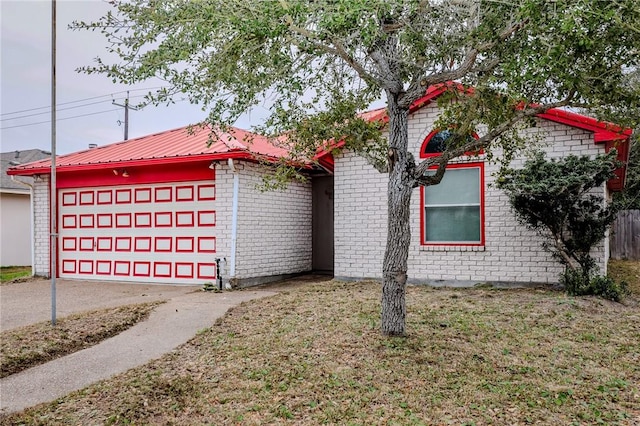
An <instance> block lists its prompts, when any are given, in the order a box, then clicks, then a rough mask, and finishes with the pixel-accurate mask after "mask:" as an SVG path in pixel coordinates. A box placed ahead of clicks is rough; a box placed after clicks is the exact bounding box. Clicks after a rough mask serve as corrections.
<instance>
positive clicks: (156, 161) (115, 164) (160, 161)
mask: <svg viewBox="0 0 640 426" xmlns="http://www.w3.org/2000/svg"><path fill="white" fill-rule="evenodd" d="M230 158H231V159H234V160H247V161H254V162H256V161H259V159H266V160H267V161H269V162H274V163H275V162H276V161H277V159H276V158H273V157H268V156H258V155H254V154H252V153H250V152H247V151H231V152H224V153H218V154H205V155H193V156H188V157H171V158H153V159H143V160H129V161H111V162H107V163H94V164H77V165H66V166H58V167H56V172H60V173H67V172H78V171H88V170H103V169H114V168H118V169H119V168H127V167H144V166H153V165H165V164H166V165H170V164H181V163H191V162H199V161H220V160H227V159H230ZM49 173H51V167H50V166H47V167H34V168H28V169H9V170H8V171H7V174H9V175H19V176H30V175H38V174H49Z"/></svg>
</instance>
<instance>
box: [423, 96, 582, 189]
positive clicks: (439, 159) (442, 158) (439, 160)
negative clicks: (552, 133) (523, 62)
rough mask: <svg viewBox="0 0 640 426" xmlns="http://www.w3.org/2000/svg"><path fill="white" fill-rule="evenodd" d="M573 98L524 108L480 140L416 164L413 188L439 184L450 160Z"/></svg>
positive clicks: (478, 147) (565, 103)
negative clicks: (430, 171)
mask: <svg viewBox="0 0 640 426" xmlns="http://www.w3.org/2000/svg"><path fill="white" fill-rule="evenodd" d="M574 96H575V92H571V93H569V94H568V95H567V96H566V97H565V98H564V99H563V100H561V101H558V102H553V103H549V104H545V105H535V106H531V107H528V108H527V107H524V108H523V109H522V110H520V111H518V112H517V113H516V114H515V115H514V116H513V117H512V118H511V119H510V120H507V121H505V122H503V123H501V124H500V125H498V126H496V127H494V128H493V129H491V130H490V131H489V132H488V133H487V134H485V135H484V136H482V137H481V138H479V139H473V140H472V141H470V142H469V143H466V144H464V145H462V146H460V147H456V148H453V149H451V150H447V151H444V152H443V153H442V155H439V156H434V157H430V158H427V159H426V160H424V161H422V162H421V163H420V164H418V166H417V167H416V169H415V184H414V186H421V185H436V184H438V183H440V181H441V180H442V175H444V171H443V172H442V173H441V174H439V173H438V172H439V171H440V169H445V168H446V166H447V163H448V162H449V161H450V160H452V159H454V158H456V157H460V156H462V155H464V154H465V153H467V152H474V151H478V150H480V149H482V148H484V147H486V146H488V145H490V144H491V142H492V141H493V140H494V139H495V138H497V137H499V136H500V135H502V134H503V133H505V132H506V131H508V130H510V129H511V128H513V126H514V125H515V124H517V123H518V122H519V121H521V120H523V119H525V118H528V117H533V116H535V115H538V114H541V113H543V112H545V111H548V110H550V109H552V108H558V107H562V106H566V105H569V104H570V102H571V100H572V99H573V97H574ZM436 164H437V165H438V170H437V171H436V174H435V175H425V174H426V172H427V171H428V170H429V168H430V167H432V166H434V165H436Z"/></svg>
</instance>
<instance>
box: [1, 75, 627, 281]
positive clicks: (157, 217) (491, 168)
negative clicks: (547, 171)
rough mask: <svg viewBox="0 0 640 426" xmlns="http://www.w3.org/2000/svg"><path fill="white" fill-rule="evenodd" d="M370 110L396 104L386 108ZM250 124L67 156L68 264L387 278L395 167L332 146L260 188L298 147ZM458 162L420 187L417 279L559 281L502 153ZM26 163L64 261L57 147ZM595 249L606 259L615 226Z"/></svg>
mask: <svg viewBox="0 0 640 426" xmlns="http://www.w3.org/2000/svg"><path fill="white" fill-rule="evenodd" d="M443 91H444V88H442V87H440V88H438V87H436V88H432V89H430V90H429V91H427V93H426V95H425V97H423V98H422V99H420V100H419V101H417V102H416V103H415V104H414V106H413V107H412V109H411V114H410V118H409V138H410V150H411V152H412V153H413V155H414V156H415V157H416V158H424V157H426V156H429V155H438V154H437V151H438V148H437V146H438V143H437V142H438V140H439V139H441V138H442V137H443V136H446V135H444V134H443V133H440V132H439V131H438V129H435V128H434V122H435V120H436V118H437V117H438V114H439V109H438V107H437V105H436V102H433V101H434V100H435V99H436V98H437V97H438V96H439V95H440V94H441V93H442V92H443ZM365 116H366V117H367V118H369V119H371V120H384V118H385V117H384V116H385V112H384V110H377V111H371V112H368V113H367V114H366V115H365ZM537 121H538V123H537V126H536V127H535V128H531V129H529V130H527V131H528V132H534V133H536V134H538V135H540V138H541V142H540V146H541V147H543V148H544V149H545V150H546V151H547V153H548V155H549V156H550V157H561V156H564V155H567V154H569V153H571V154H588V155H596V154H599V153H604V152H606V151H609V150H610V149H612V148H614V147H615V148H617V150H618V158H619V159H620V160H622V161H626V160H627V159H628V154H629V135H630V132H627V131H620V130H616V129H615V128H613V127H612V126H611V125H607V124H605V123H601V122H598V121H596V120H593V119H591V118H588V117H584V116H582V115H578V114H574V113H570V112H567V111H562V110H550V111H548V112H547V113H544V114H540V115H539V116H538V118H537ZM478 132H481V129H479V130H478ZM248 136H251V135H250V134H248V133H247V132H245V131H243V130H239V129H233V130H232V131H231V134H225V135H222V137H221V139H220V140H219V141H218V142H215V143H213V144H211V145H210V146H208V147H207V141H208V137H209V132H208V130H199V131H196V133H195V134H194V135H188V133H187V130H186V128H181V129H176V130H171V131H167V132H162V133H158V134H154V135H150V136H145V137H142V138H137V139H132V140H129V141H125V142H119V143H116V144H112V145H107V146H103V147H99V148H95V149H90V150H86V151H81V152H78V153H75V154H69V155H65V156H61V157H59V158H58V160H57V164H58V168H57V170H58V172H57V176H58V178H57V180H58V199H57V209H58V214H57V218H58V219H57V220H58V232H59V250H58V253H59V254H58V262H57V265H58V271H59V276H60V277H63V278H82V279H96V280H118V281H131V282H155V283H185V284H201V283H204V282H206V281H213V280H215V279H216V277H217V272H216V259H222V261H223V262H222V266H223V270H222V273H221V277H222V278H224V279H227V278H228V279H229V280H230V281H231V283H233V284H237V285H251V284H255V283H259V282H266V281H269V280H275V279H278V278H282V277H285V276H289V275H291V274H297V273H302V272H309V271H312V270H313V271H322V272H326V273H334V274H335V276H336V277H337V278H342V279H361V278H377V279H379V278H380V277H381V275H382V259H383V255H384V250H385V244H386V232H387V200H386V192H387V181H388V178H387V175H386V174H381V173H378V172H377V171H376V170H375V169H374V168H373V167H372V166H370V165H369V164H367V162H366V160H365V159H363V158H361V157H358V156H356V155H355V154H353V153H350V152H348V151H343V152H341V153H338V154H337V155H336V156H335V158H333V157H332V156H331V155H330V154H328V153H327V154H324V155H321V156H320V157H319V162H320V163H321V164H322V165H323V167H324V168H325V169H326V170H324V169H322V170H321V169H320V168H315V169H314V168H308V169H307V172H308V174H309V176H310V178H311V179H310V180H309V181H308V182H307V183H300V182H293V183H291V184H290V185H289V187H288V189H286V190H282V191H269V192H260V191H259V190H258V189H257V188H256V186H257V185H258V184H259V183H260V182H261V179H262V178H263V176H265V174H269V173H271V172H272V167H271V166H270V165H269V163H274V162H277V161H278V160H279V159H281V158H282V157H283V156H285V154H286V152H285V151H284V150H283V149H282V148H279V147H276V146H273V145H271V144H270V143H269V142H268V141H267V140H266V139H265V138H262V137H260V136H255V135H253V142H252V143H247V142H246V137H248ZM518 163H520V164H521V163H522V159H518V160H516V162H515V164H516V165H517V164H518ZM449 169H450V170H448V171H447V173H446V174H445V177H444V179H443V181H442V182H441V183H440V184H439V185H436V186H431V187H427V188H416V190H415V193H414V196H413V198H412V215H411V221H412V222H411V223H412V240H411V246H410V253H409V271H408V273H409V279H410V282H429V283H432V284H448V283H453V282H461V283H464V284H474V283H480V282H502V281H509V282H521V283H523V282H556V281H557V280H558V274H559V273H560V272H561V270H562V267H561V265H560V264H559V263H558V262H557V261H556V260H554V259H553V258H552V257H551V255H550V254H549V253H547V252H545V251H544V250H543V249H542V247H541V244H542V239H541V238H540V237H539V236H537V235H536V234H535V233H534V232H531V231H529V230H527V229H526V228H525V227H524V226H522V225H519V224H518V223H517V221H516V219H515V216H514V214H513V213H512V212H511V209H510V206H509V203H508V199H507V196H506V195H505V194H504V193H503V192H501V191H499V190H497V189H496V188H495V187H493V186H492V185H491V184H492V182H493V180H494V177H493V173H494V172H495V171H496V170H497V166H496V165H495V164H493V163H490V162H488V161H485V158H484V156H483V155H481V156H480V157H465V158H460V159H457V160H455V161H453V162H452V163H451V165H450V167H449ZM331 172H333V175H331ZM10 173H12V174H15V175H27V176H35V178H36V180H35V209H36V216H37V220H36V225H37V226H36V230H35V241H36V261H35V267H36V272H37V273H39V274H42V275H48V274H49V273H50V271H49V256H50V255H49V245H48V241H49V240H48V239H49V235H48V232H49V231H48V215H49V213H48V211H49V198H48V197H49V193H50V191H49V173H50V162H49V161H42V162H37V163H32V164H28V165H25V166H18V167H16V168H13V169H12V170H11V171H10ZM617 174H618V178H617V179H613V180H611V181H609V182H608V184H607V185H606V186H604V185H603V187H602V189H601V193H602V197H603V200H606V199H607V198H608V197H609V191H612V190H620V189H621V188H622V187H623V185H624V175H625V169H624V167H622V168H621V169H620V170H618V171H617ZM334 247H335V249H334ZM334 256H335V262H334ZM594 256H595V258H596V259H597V261H598V265H599V266H600V268H601V270H602V271H605V270H606V261H607V259H608V256H609V254H608V244H607V241H605V243H604V244H602V245H601V246H600V247H598V248H597V249H596V250H595V252H594ZM334 263H335V264H334Z"/></svg>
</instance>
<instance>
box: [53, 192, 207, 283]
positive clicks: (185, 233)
mask: <svg viewBox="0 0 640 426" xmlns="http://www.w3.org/2000/svg"><path fill="white" fill-rule="evenodd" d="M58 198H59V202H60V204H59V206H60V207H59V209H60V210H59V220H60V223H61V226H60V240H59V241H60V245H61V247H60V249H61V250H60V251H59V257H60V263H59V264H60V276H61V277H64V278H82V279H91V278H94V279H99V280H117V281H138V282H166V283H185V284H200V283H202V282H205V281H210V280H212V279H215V275H216V268H215V253H216V235H215V231H216V227H215V225H216V206H215V184H214V183H213V182H211V181H200V182H188V183H186V182H181V183H179V184H173V185H171V184H166V183H164V184H159V185H132V186H129V187H105V188H99V189H97V188H78V189H64V190H60V191H59V195H58Z"/></svg>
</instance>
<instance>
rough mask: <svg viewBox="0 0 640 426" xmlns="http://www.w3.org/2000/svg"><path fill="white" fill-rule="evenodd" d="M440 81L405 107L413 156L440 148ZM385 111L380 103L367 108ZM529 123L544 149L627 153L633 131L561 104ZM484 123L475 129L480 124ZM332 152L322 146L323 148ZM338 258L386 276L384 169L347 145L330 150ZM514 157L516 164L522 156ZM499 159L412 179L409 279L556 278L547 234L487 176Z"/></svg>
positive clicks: (602, 250)
mask: <svg viewBox="0 0 640 426" xmlns="http://www.w3.org/2000/svg"><path fill="white" fill-rule="evenodd" d="M444 90H445V87H444V86H440V87H432V88H430V89H429V90H428V91H427V92H426V94H425V96H424V97H423V98H421V99H419V100H418V101H416V102H415V103H414V104H413V106H412V108H411V110H410V116H409V150H410V151H411V152H412V153H413V155H414V156H415V158H416V159H420V158H426V157H428V156H431V155H438V154H437V153H438V143H439V139H441V138H442V137H443V136H446V134H443V132H440V131H439V130H438V129H436V128H435V126H434V122H435V120H436V118H437V117H438V114H439V108H438V106H437V103H436V102H435V100H436V99H437V97H438V96H440V95H441V94H442V93H443V92H444ZM367 116H368V118H369V119H371V120H381V121H384V120H385V118H386V117H385V111H384V110H379V111H372V112H369V113H368V114H367ZM536 121H537V123H536V126H535V127H532V128H530V129H527V130H526V132H531V133H535V134H537V135H539V136H540V138H541V140H540V142H539V146H540V148H541V149H543V150H544V151H546V153H547V157H548V158H558V157H562V156H564V155H567V154H575V155H591V156H594V155H596V154H603V153H605V152H608V151H609V150H610V149H612V148H614V147H615V148H616V149H617V153H618V154H617V155H618V159H619V160H620V161H622V162H626V161H627V160H628V158H629V149H630V148H629V147H630V144H629V138H630V134H631V132H630V131H629V130H622V129H619V128H617V127H615V126H612V125H611V124H607V123H602V122H598V121H597V120H594V119H592V118H589V117H585V116H583V115H580V114H575V113H572V112H568V111H565V110H560V109H553V110H549V111H548V112H546V113H544V114H539V115H538V116H537V118H536ZM479 131H480V130H479ZM327 155H328V154H327ZM333 162H334V203H335V228H334V233H335V239H334V249H335V265H334V274H335V277H336V278H338V279H343V280H356V279H363V278H374V279H380V278H381V277H382V265H381V262H382V259H383V256H384V251H385V244H386V236H387V234H386V232H387V199H386V192H387V182H388V179H387V175H386V174H381V173H379V172H377V171H376V170H375V169H374V168H373V167H372V166H370V165H369V164H367V162H366V160H365V159H363V158H362V157H359V156H357V155H355V154H353V153H350V152H348V151H342V152H341V153H339V154H336V155H335V158H333ZM522 163H523V159H522V158H520V159H516V160H515V161H514V163H513V165H514V166H517V165H518V164H522ZM497 170H498V166H497V165H496V164H493V163H491V162H489V161H486V158H485V156H484V155H480V156H479V157H473V156H469V157H463V158H459V159H456V160H454V161H452V162H451V163H450V165H449V166H448V168H447V172H446V173H445V175H444V178H443V180H442V182H441V183H440V184H439V185H435V186H430V187H422V188H416V189H415V190H414V193H413V197H412V201H411V219H410V220H411V230H412V235H411V244H410V248H409V250H410V251H409V258H408V277H409V282H414V283H417V282H420V283H430V284H434V285H455V284H464V285H473V284H477V283H485V282H494V283H495V282H501V281H502V282H520V283H530V282H537V283H539V282H543V283H554V282H557V281H558V274H559V273H560V272H562V270H563V269H562V266H561V265H560V264H559V263H558V262H557V261H556V260H555V259H553V258H552V257H551V255H550V254H549V253H547V252H545V251H544V250H543V249H542V242H543V240H542V239H541V237H539V236H538V235H536V233H535V232H533V231H530V230H528V229H526V228H525V227H524V226H522V225H520V224H518V223H517V221H516V219H515V216H514V214H513V213H512V211H511V209H510V207H509V202H508V198H507V196H506V195H505V194H504V193H503V192H502V191H500V190H498V189H497V188H495V187H494V186H493V185H492V184H493V182H494V176H493V174H494V172H496V171H497ZM625 171H626V170H625V167H621V168H620V169H618V170H617V171H616V174H617V178H616V179H612V180H610V181H609V182H608V183H607V185H606V186H603V187H602V188H601V194H602V197H603V200H606V199H608V198H609V195H610V193H611V191H619V190H621V189H622V188H623V187H624V179H625ZM594 257H595V258H596V259H597V262H598V266H599V268H600V271H601V272H603V273H604V272H606V266H607V260H608V258H609V248H608V239H607V240H605V242H604V243H603V244H602V245H601V246H600V247H598V248H597V249H596V250H595V253H594Z"/></svg>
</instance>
